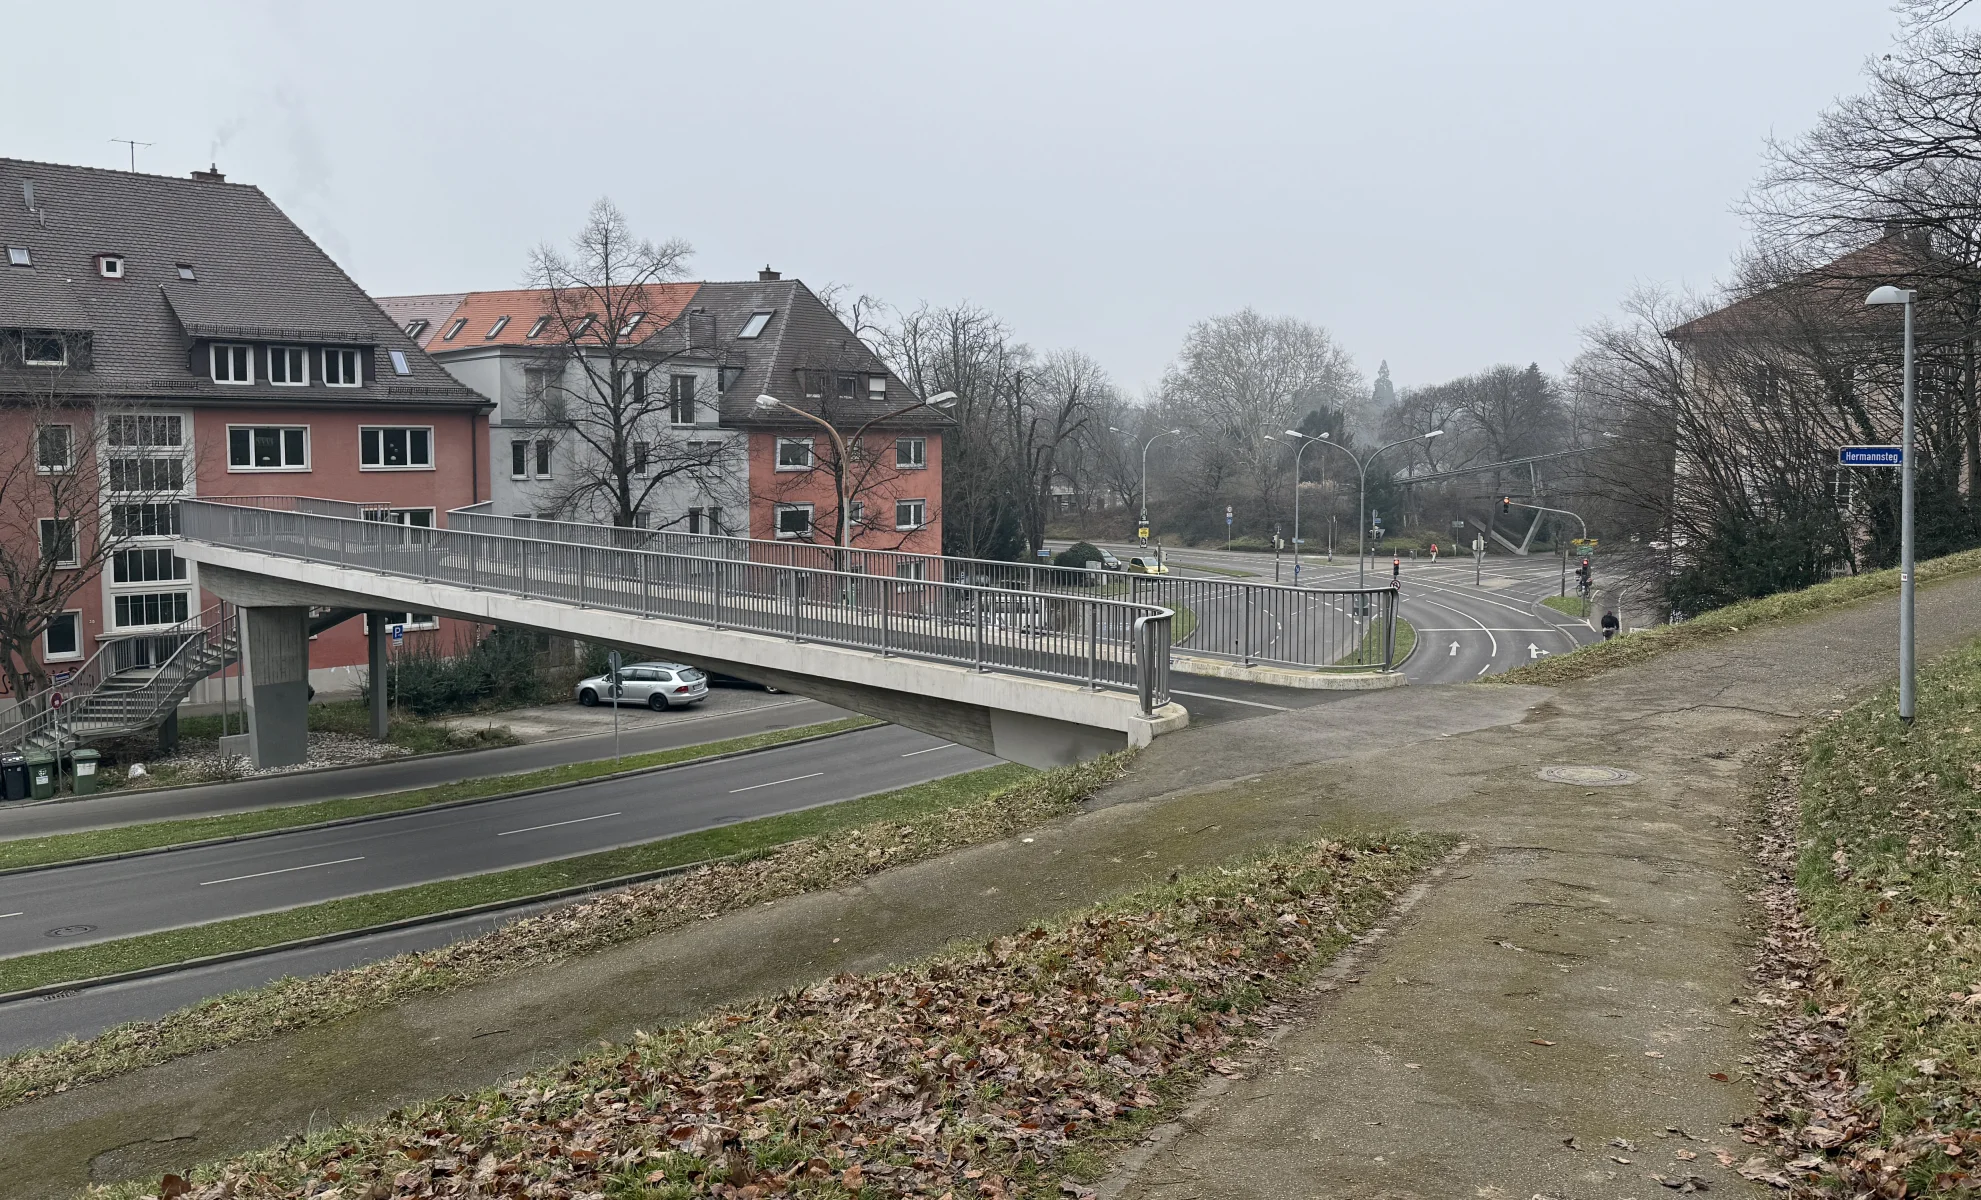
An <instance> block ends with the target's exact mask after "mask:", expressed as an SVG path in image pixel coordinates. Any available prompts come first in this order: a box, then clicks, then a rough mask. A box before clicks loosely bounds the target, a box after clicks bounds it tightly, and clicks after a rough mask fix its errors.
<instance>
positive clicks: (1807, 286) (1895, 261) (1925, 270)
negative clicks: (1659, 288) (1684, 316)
mask: <svg viewBox="0 0 1981 1200" xmlns="http://www.w3.org/2000/svg"><path fill="white" fill-rule="evenodd" d="M1944 270H1945V266H1944V264H1941V263H1939V262H1938V261H1937V260H1936V259H1935V258H1934V257H1933V254H1932V252H1931V251H1930V250H1928V249H1926V248H1925V247H1923V246H1921V245H1920V244H1919V243H1918V242H1916V241H1914V240H1912V239H1911V238H1908V237H1906V236H1905V235H1903V234H1901V235H1896V236H1891V237H1885V238H1880V239H1879V240H1878V241H1875V242H1872V243H1871V244H1870V245H1868V246H1864V247H1862V248H1860V249H1857V250H1853V251H1851V252H1850V253H1848V254H1845V255H1842V256H1841V257H1839V258H1837V259H1835V260H1833V261H1831V262H1829V263H1826V264H1824V265H1823V266H1821V267H1818V268H1816V269H1814V270H1811V271H1805V272H1803V273H1802V274H1801V275H1798V276H1797V277H1795V278H1793V279H1791V280H1789V281H1788V282H1786V283H1782V284H1778V285H1776V286H1774V287H1771V288H1767V289H1765V290H1763V291H1759V292H1756V293H1754V294H1753V295H1751V296H1746V297H1744V298H1742V299H1739V300H1736V301H1734V302H1733V303H1731V304H1728V305H1725V306H1723V307H1720V308H1716V309H1714V310H1713V311H1712V312H1709V313H1707V314H1705V315H1704V316H1702V317H1696V318H1694V319H1693V320H1690V321H1687V322H1686V323H1685V324H1683V325H1680V326H1677V327H1676V328H1673V329H1671V330H1668V331H1667V332H1666V334H1665V336H1666V337H1669V338H1672V339H1673V340H1675V341H1680V342H1686V341H1696V340H1701V339H1712V338H1731V339H1742V338H1767V337H1773V336H1778V335H1781V334H1784V333H1788V332H1790V331H1793V330H1795V329H1799V328H1807V327H1810V326H1811V325H1819V326H1821V327H1822V328H1824V329H1828V330H1832V331H1835V332H1840V333H1856V332H1862V333H1867V334H1871V333H1886V332H1889V331H1890V329H1891V328H1892V324H1893V322H1894V320H1895V319H1896V316H1895V314H1894V313H1893V311H1892V310H1890V309H1883V308H1875V307H1872V306H1869V305H1866V304H1865V303H1864V297H1865V296H1867V295H1869V294H1870V292H1871V289H1872V288H1875V287H1879V286H1881V285H1883V284H1887V283H1891V284H1899V285H1908V284H1909V285H1910V286H1913V287H1917V286H1919V283H1920V281H1921V280H1922V279H1924V278H1930V277H1932V276H1934V275H1937V274H1940V273H1942V272H1943V271H1944Z"/></svg>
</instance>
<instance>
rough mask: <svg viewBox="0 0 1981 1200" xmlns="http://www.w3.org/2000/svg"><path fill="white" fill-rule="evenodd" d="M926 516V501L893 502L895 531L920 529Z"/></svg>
mask: <svg viewBox="0 0 1981 1200" xmlns="http://www.w3.org/2000/svg"><path fill="white" fill-rule="evenodd" d="M927 515H928V501H926V500H896V501H895V502H894V527H895V528H896V529H920V528H921V527H922V526H923V524H925V521H924V518H925V517H926V516H927Z"/></svg>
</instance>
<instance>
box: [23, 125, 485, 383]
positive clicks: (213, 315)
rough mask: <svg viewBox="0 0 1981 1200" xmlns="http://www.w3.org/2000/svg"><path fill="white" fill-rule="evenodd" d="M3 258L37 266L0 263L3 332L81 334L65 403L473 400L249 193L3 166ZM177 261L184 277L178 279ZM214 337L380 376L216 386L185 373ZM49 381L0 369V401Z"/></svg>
mask: <svg viewBox="0 0 1981 1200" xmlns="http://www.w3.org/2000/svg"><path fill="white" fill-rule="evenodd" d="M29 183H31V184H32V185H33V193H34V200H35V203H34V211H32V212H31V211H29V208H28V205H27V203H26V199H25V194H24V191H23V184H29ZM0 245H5V246H25V247H27V248H28V249H29V250H30V251H31V252H32V254H33V256H34V266H33V267H32V268H31V269H30V268H22V267H12V266H7V265H5V262H4V260H0V329H6V328H35V329H40V328H54V329H65V330H80V331H88V332H89V334H90V335H91V341H92V344H93V345H92V354H91V365H90V369H88V370H69V371H64V372H62V373H61V374H60V375H59V376H57V377H56V378H55V380H54V382H55V386H56V387H57V389H59V390H62V391H66V392H69V393H72V394H79V395H92V396H127V397H133V398H143V397H145V396H148V395H163V396H170V397H171V398H173V399H174V400H177V401H179V402H182V403H183V402H186V401H189V400H192V401H196V400H199V399H202V398H205V399H212V400H220V401H227V402H236V403H238V402H243V401H248V402H253V403H259V404H293V403H308V404H313V405H321V404H352V405H363V404H367V403H377V402H380V401H386V402H392V403H411V404H449V405H460V404H474V405H480V404H482V403H483V401H482V400H481V398H480V397H479V396H477V395H476V394H475V393H474V392H473V391H472V390H470V389H468V388H466V387H463V386H462V385H460V384H459V383H457V382H455V380H454V379H453V377H452V376H450V375H448V374H447V372H446V371H445V370H443V369H442V368H441V366H440V364H438V363H436V362H434V361H433V360H432V359H431V358H429V357H427V355H426V354H424V353H423V352H422V351H421V350H420V348H419V347H418V346H416V345H415V344H414V343H413V341H412V339H410V338H408V337H407V336H406V335H405V333H404V332H403V330H402V329H401V327H400V325H399V324H398V323H397V322H395V321H394V320H393V319H392V318H391V317H390V316H388V315H387V314H386V313H385V312H384V310H382V309H381V308H379V306H378V305H377V304H376V303H375V302H374V301H373V300H372V299H371V297H369V296H367V295H366V294H365V293H364V290H363V289H362V288H360V287H359V286H358V285H357V284H356V283H355V282H353V281H352V280H351V278H350V276H348V275H346V274H345V273H344V272H343V270H342V269H341V268H339V267H338V265H337V264H336V263H335V262H334V261H332V260H331V258H330V256H329V255H327V254H325V253H324V252H323V250H322V249H321V248H320V247H319V246H317V244H316V243H315V242H314V241H312V240H311V239H310V237H309V235H308V234H306V233H304V232H303V231H302V230H301V229H300V228H298V227H297V226H296V224H295V223H294V222H293V221H291V220H289V218H288V217H287V216H285V215H284V214H283V212H282V211H281V210H280V209H278V208H277V207H276V206H275V205H274V203H272V202H271V201H270V200H269V199H268V197H267V196H265V195H263V194H262V192H261V189H259V188H255V187H250V186H246V185H242V184H234V183H218V182H210V181H205V180H194V179H175V178H169V177H166V176H161V175H140V174H135V173H132V172H127V171H104V170H97V169H95V168H90V167H72V166H64V165H60V164H54V163H35V162H25V161H22V160H19V159H8V158H0ZM100 254H115V255H120V256H122V258H123V259H124V277H123V278H121V279H105V278H102V277H101V276H100V275H98V273H97V268H96V256H98V255H100ZM181 263H186V264H189V265H190V266H191V267H192V269H193V273H194V275H195V276H196V278H195V279H193V280H190V281H188V280H183V279H181V278H180V276H179V264H181ZM215 336H219V337H235V338H241V339H244V340H271V341H279V340H284V339H288V340H294V341H307V342H323V343H333V344H342V345H359V346H367V347H372V348H374V350H375V365H374V366H375V370H376V371H377V372H378V377H377V378H376V379H375V380H373V379H368V380H367V381H366V384H365V386H364V387H363V388H358V389H353V390H352V391H349V392H345V391H342V390H334V391H333V390H331V389H326V388H323V387H321V386H313V387H309V388H305V389H295V388H278V387H271V386H269V385H267V384H266V383H265V382H263V383H256V384H254V385H252V386H246V387H241V386H222V385H217V384H215V383H213V382H212V381H211V380H210V379H209V378H208V377H207V375H206V373H205V372H204V371H200V370H195V369H194V364H193V358H194V350H195V348H196V345H197V343H198V341H199V340H201V339H203V338H207V337H215ZM388 350H400V351H403V352H404V353H405V356H406V359H407V363H408V365H409V366H410V367H411V369H412V374H410V375H396V374H394V372H393V369H392V365H391V363H390V361H389V358H388V355H387V354H386V351H388ZM202 365H203V364H202ZM49 379H50V377H49V375H48V374H47V373H46V371H45V370H36V369H34V368H28V369H26V370H14V371H6V370H4V369H0V393H4V392H9V391H19V390H23V389H28V388H31V389H33V390H35V391H44V390H45V389H47V387H48V386H49Z"/></svg>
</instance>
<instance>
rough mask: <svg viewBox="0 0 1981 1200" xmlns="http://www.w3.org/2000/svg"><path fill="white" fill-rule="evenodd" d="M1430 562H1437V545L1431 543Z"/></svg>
mask: <svg viewBox="0 0 1981 1200" xmlns="http://www.w3.org/2000/svg"><path fill="white" fill-rule="evenodd" d="M1431 561H1432V562H1436V561H1438V544H1437V543H1436V542H1432V543H1431Z"/></svg>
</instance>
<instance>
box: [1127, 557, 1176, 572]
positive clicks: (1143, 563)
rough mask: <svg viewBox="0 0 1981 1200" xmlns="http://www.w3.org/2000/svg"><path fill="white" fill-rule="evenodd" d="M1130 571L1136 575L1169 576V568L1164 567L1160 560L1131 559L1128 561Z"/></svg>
mask: <svg viewBox="0 0 1981 1200" xmlns="http://www.w3.org/2000/svg"><path fill="white" fill-rule="evenodd" d="M1128 570H1129V572H1130V573H1131V574H1135V575H1167V574H1169V568H1168V567H1166V566H1164V565H1163V563H1162V560H1161V559H1159V558H1141V557H1136V558H1131V559H1129V560H1128Z"/></svg>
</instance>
